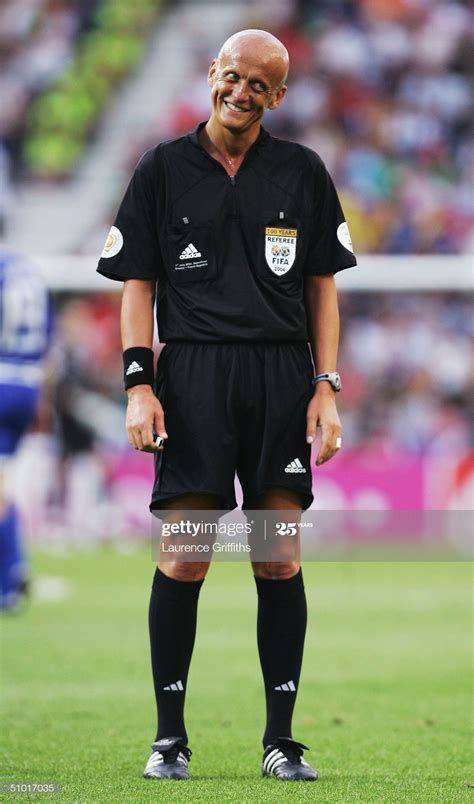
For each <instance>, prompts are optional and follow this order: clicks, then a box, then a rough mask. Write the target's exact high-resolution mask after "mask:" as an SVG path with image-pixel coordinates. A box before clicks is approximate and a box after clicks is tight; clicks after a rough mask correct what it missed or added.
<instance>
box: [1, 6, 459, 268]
mask: <svg viewBox="0 0 474 804" xmlns="http://www.w3.org/2000/svg"><path fill="white" fill-rule="evenodd" d="M108 2H109V0H6V2H5V3H4V4H3V6H2V8H1V9H0V63H1V66H2V78H1V79H0V92H1V95H2V99H3V103H2V107H1V111H0V174H2V178H3V180H4V181H3V182H2V185H3V187H4V190H3V198H1V199H0V217H2V216H1V209H2V207H5V204H6V203H7V200H8V199H7V194H8V187H9V181H8V178H9V177H11V178H13V180H15V178H16V177H17V176H18V174H19V173H22V174H23V175H24V173H25V170H27V164H28V160H27V159H26V158H25V129H26V128H27V126H28V119H29V118H28V113H29V110H30V109H31V104H32V102H33V101H34V100H35V99H37V98H38V96H41V94H42V93H44V92H47V91H49V90H50V89H51V87H53V88H54V86H55V82H57V81H58V80H59V79H60V78H61V76H63V77H64V74H65V73H66V71H67V70H68V69H69V67H70V65H71V62H72V60H73V56H74V52H75V50H77V47H78V43H79V42H81V40H82V41H83V37H84V34H86V35H87V33H88V32H90V30H91V28H93V27H94V25H96V24H98V23H97V20H99V21H100V20H101V15H100V11H101V8H102V6H104V8H105V7H106V4H107V3H108ZM150 3H151V4H152V5H153V4H155V7H158V6H159V3H155V0H147V5H148V6H150ZM109 5H110V3H109ZM119 5H120V6H121V7H122V6H123V4H122V3H120V4H119ZM142 5H143V3H142ZM107 8H108V6H107ZM110 8H111V9H112V8H115V6H113V4H112V5H110ZM117 8H118V6H117ZM127 8H128V7H126V6H123V9H122V11H121V14H122V16H123V14H124V13H125V12H126V13H127V14H132V13H136V15H137V17H138V18H139V17H140V14H141V13H143V11H144V9H142V8H141V6H140V8H138V6H137V10H136V12H132V11H130V8H128V11H126V9H127ZM206 14H207V16H208V19H209V25H210V26H212V4H210V5H209V4H208V5H206ZM108 16H109V17H110V13H109V12H108ZM473 18H474V11H473V9H472V5H471V3H470V2H469V0H390V2H387V1H386V0H318V1H317V2H316V0H262V2H261V3H259V4H254V3H248V4H247V3H245V2H243V3H242V18H241V22H240V27H242V28H244V27H263V28H269V29H271V30H272V31H273V32H274V33H275V34H276V35H277V36H279V37H280V38H281V39H282V41H283V42H284V43H285V44H286V45H287V47H288V50H289V52H290V59H291V72H290V78H289V87H290V91H289V92H288V94H287V97H286V98H285V102H284V103H283V105H282V106H281V107H280V109H279V110H278V113H277V114H275V115H271V114H270V115H267V127H268V128H269V129H270V130H271V131H272V133H274V134H275V135H277V136H282V137H286V138H290V139H296V140H298V141H300V142H303V143H305V144H307V145H309V146H310V147H312V148H314V149H315V150H316V151H317V152H319V153H320V154H321V156H322V157H323V159H324V160H325V161H326V163H327V165H328V167H329V170H330V172H331V173H332V174H333V176H334V178H335V181H336V184H337V186H338V188H339V190H340V193H341V197H342V201H343V206H344V208H345V210H346V214H347V217H348V219H349V222H350V228H351V231H352V238H353V241H354V244H355V248H356V251H357V252H358V253H364V252H367V253H369V252H373V253H397V254H404V253H406V254H408V253H432V252H436V253H463V252H470V251H472V248H473V246H474V228H473V224H472V221H473V194H472V192H471V187H472V181H473V178H474V175H473V173H474V170H473V166H474V158H473V157H474V145H473V142H472V139H471V138H470V125H469V122H470V104H471V94H470V78H471V77H472V72H473V63H474V56H473V54H474V49H473V47H472V45H473V41H472V30H473V26H472V23H473ZM122 21H123V20H122ZM106 22H107V15H106V19H105V21H104V20H103V21H102V23H103V25H104V26H105V28H104V36H106V35H107V25H106ZM127 24H128V25H129V24H130V23H127ZM188 33H189V32H188ZM110 35H111V32H110V31H109V38H110ZM183 37H186V32H184V31H183ZM183 41H184V40H183ZM186 41H187V40H186ZM98 44H99V43H98ZM109 44H110V42H109ZM188 44H189V45H190V46H191V47H192V51H193V52H194V54H195V60H196V66H195V69H194V70H193V74H192V76H190V78H189V82H188V83H187V85H186V91H185V92H184V91H183V93H181V94H180V95H179V97H177V99H176V100H175V102H174V103H173V104H172V106H171V107H170V108H168V109H162V108H160V109H157V111H156V119H155V124H154V125H152V126H151V127H150V128H149V129H148V130H147V131H146V133H143V132H140V131H139V132H137V140H136V141H135V142H134V143H131V145H130V151H129V163H128V165H126V170H125V172H130V171H131V170H132V168H133V166H134V165H135V163H136V161H137V160H138V158H139V156H140V155H141V153H142V152H143V151H144V150H146V149H147V148H148V147H151V146H152V145H153V144H155V143H156V142H157V141H159V140H163V139H167V138H170V137H173V136H177V135H179V134H180V133H182V132H183V131H187V130H189V129H190V128H191V127H193V126H194V125H196V124H197V123H198V122H200V121H201V120H204V119H206V117H207V115H208V110H209V91H208V86H207V83H206V80H205V76H206V72H207V67H208V64H209V61H210V59H211V57H212V56H214V55H215V53H210V52H208V50H207V48H206V46H204V45H203V44H201V43H200V42H199V41H197V42H196V41H192V42H189V43H187V44H186V46H187V47H188ZM120 47H121V48H122V55H123V58H124V59H126V51H125V49H124V43H123V42H122V43H121V45H120ZM109 55H110V54H109ZM110 58H111V56H110ZM114 58H115V56H114ZM79 67H80V63H79ZM132 67H133V64H132V63H131V65H130V69H131V68H132ZM78 69H79V68H78ZM83 69H85V67H84V68H83ZM76 72H77V71H76ZM95 72H96V73H97V71H95ZM99 72H102V70H101V71H99ZM76 79H77V80H76ZM79 79H80V76H76V78H74V82H73V84H74V88H75V89H74V91H76V90H77V86H76V85H77V81H78V80H79ZM99 89H100V88H99ZM96 90H97V87H95V85H94V86H93V88H91V89H90V93H91V95H93V94H94V92H95V91H96ZM69 91H70V88H67V92H69ZM67 92H66V94H67ZM99 95H100V93H99ZM71 97H73V96H71ZM74 97H75V96H74ZM54 100H55V96H54V94H53V97H52V99H51V104H52V106H53V107H54ZM66 101H67V98H66V100H65V99H64V97H63V96H61V103H60V104H59V108H56V107H54V108H53V111H54V114H56V115H59V118H60V117H61V114H64V115H69V116H71V113H72V111H73V113H74V114H73V117H74V120H73V123H74V125H73V130H74V131H78V130H81V121H80V119H77V117H78V116H79V117H80V115H81V113H83V114H84V115H90V114H92V112H91V109H90V108H89V106H90V104H88V103H87V98H86V97H85V96H84V93H82V94H81V96H80V98H76V100H75V101H74V104H73V106H74V109H73V110H71V108H70V105H68V103H67V102H66ZM51 104H46V112H45V114H46V117H48V116H50V115H51V109H50V106H51ZM61 109H62V111H61ZM81 109H82V110H83V112H81ZM48 110H49V111H48ZM43 117H44V115H43ZM59 118H58V121H57V123H58V126H59V124H60V122H61V121H60V119H59ZM43 122H44V121H43ZM66 122H67V121H64V128H65V130H66V132H67V131H69V130H70V125H69V123H71V121H69V123H68V125H66ZM84 122H85V121H84ZM30 124H31V120H30ZM84 129H85V131H86V130H87V126H86V125H85V126H84ZM53 134H54V132H51V131H49V130H48V131H46V134H45V136H44V137H40V138H39V140H38V136H39V135H37V136H33V139H32V141H31V142H30V143H29V145H30V153H29V155H30V157H31V159H32V160H33V162H34V161H35V160H36V161H37V162H38V169H40V175H41V178H42V179H44V178H47V177H48V165H50V166H51V178H55V177H56V176H57V175H62V173H63V172H64V170H65V169H66V168H67V167H69V163H70V162H71V160H72V162H74V159H75V158H76V150H77V158H80V153H81V147H82V146H81V145H80V143H78V142H76V141H72V140H71V142H70V145H69V146H68V145H67V143H66V144H64V143H62V145H61V147H60V144H59V142H53V141H52V140H51V136H53ZM46 135H47V136H46ZM68 136H69V134H68ZM70 136H71V137H72V133H70ZM27 144H28V143H27ZM33 146H35V147H33ZM47 147H50V148H51V154H50V157H51V158H50V160H49V157H48V158H46V157H47V154H46V151H47ZM40 157H41V158H40ZM38 160H39V161H38ZM53 167H56V168H59V167H60V168H61V170H59V174H57V173H56V172H55V171H54V170H53ZM117 200H118V199H117ZM112 215H113V209H112V208H111V210H110V216H112ZM106 229H107V226H106V222H104V230H105V231H106Z"/></svg>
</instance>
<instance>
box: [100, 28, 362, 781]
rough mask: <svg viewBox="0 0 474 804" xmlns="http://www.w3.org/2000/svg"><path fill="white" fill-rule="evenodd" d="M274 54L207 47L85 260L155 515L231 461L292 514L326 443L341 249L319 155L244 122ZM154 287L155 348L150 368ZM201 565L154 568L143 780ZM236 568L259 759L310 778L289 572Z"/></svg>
mask: <svg viewBox="0 0 474 804" xmlns="http://www.w3.org/2000/svg"><path fill="white" fill-rule="evenodd" d="M288 66H289V61H288V53H287V51H286V49H285V47H284V46H283V45H282V43H281V42H279V40H278V39H276V38H275V37H274V36H272V35H271V34H269V33H266V32H265V31H260V30H248V31H240V32H239V33H236V34H234V35H233V36H231V37H230V38H229V39H228V40H227V41H226V42H225V43H224V45H223V46H222V49H221V51H220V53H219V55H218V57H217V58H215V59H213V61H212V63H211V66H210V68H209V74H208V83H209V86H210V90H211V106H212V110H211V115H210V118H209V120H208V121H207V122H204V123H201V124H200V125H199V126H198V127H197V128H196V130H195V131H193V132H191V133H190V134H188V135H186V136H183V137H180V138H178V139H175V140H172V141H170V142H165V143H161V144H159V145H158V146H156V147H155V148H152V149H151V150H150V151H148V152H147V153H146V154H145V155H144V156H143V157H142V159H141V160H140V162H139V164H138V165H137V168H136V170H135V172H134V175H133V177H132V179H131V182H130V184H129V186H128V189H127V191H126V193H125V197H124V199H123V201H122V204H121V206H120V209H119V211H118V214H117V217H116V220H115V223H114V225H113V226H112V228H111V230H110V233H109V236H108V238H107V242H106V244H105V247H104V251H103V253H102V257H101V259H100V262H99V266H98V271H99V272H100V273H102V274H103V275H104V276H107V277H109V278H111V279H118V280H122V281H123V282H124V289H123V301H122V314H121V327H122V340H123V348H124V377H125V387H126V389H127V393H128V409H127V431H128V436H129V440H130V443H131V445H132V446H133V447H134V448H135V449H138V450H142V451H145V452H154V453H155V483H154V487H153V493H152V500H151V506H150V507H151V509H152V510H160V511H161V515H162V516H167V517H170V518H172V517H173V516H174V517H176V516H177V515H178V514H177V512H178V511H183V510H201V509H202V510H209V509H212V510H223V509H226V510H231V509H232V508H235V506H236V500H235V496H234V477H235V473H236V472H237V474H238V477H239V480H240V483H241V485H242V489H243V496H244V500H243V507H244V508H245V509H262V510H277V511H279V510H281V511H290V512H291V519H292V520H297V519H298V517H299V515H300V512H301V511H302V510H304V509H306V508H307V507H308V506H310V505H311V502H312V500H313V496H312V492H311V463H310V453H311V444H312V443H313V441H314V440H315V435H316V427H317V425H320V427H321V434H322V436H321V445H320V448H319V452H318V455H317V458H316V464H317V465H320V464H322V463H324V462H325V461H327V460H329V459H330V458H331V457H332V456H333V455H334V454H335V452H336V450H337V449H338V448H339V447H340V445H341V440H340V435H341V426H340V422H339V418H338V414H337V410H336V404H335V395H336V392H337V391H338V390H339V388H340V379H339V375H338V374H337V372H336V356H337V346H338V335H339V316H338V306H337V295H336V287H335V282H334V276H333V275H334V274H335V273H336V272H337V271H340V270H342V269H344V268H349V267H351V266H354V265H356V260H355V258H354V256H353V253H352V245H351V241H350V236H349V231H348V228H347V224H346V223H345V220H344V215H343V212H342V210H341V206H340V204H339V201H338V198H337V194H336V191H335V189H334V185H333V183H332V180H331V178H330V176H329V175H328V173H327V171H326V168H325V166H324V164H323V162H322V161H321V159H320V158H319V157H318V156H317V155H316V154H315V153H314V152H313V151H311V150H310V149H308V148H306V147H303V146H301V145H298V144H295V143H292V142H286V141H284V140H280V139H276V138H274V137H272V136H270V135H269V134H268V133H267V132H266V131H265V130H264V129H263V128H262V126H261V122H262V118H263V116H264V113H265V112H266V111H267V110H269V111H274V110H276V109H277V107H278V106H279V105H280V103H281V102H282V101H283V99H284V96H285V93H286V85H285V81H286V77H287V74H288ZM155 298H156V310H157V322H158V327H159V333H160V340H161V341H163V342H165V344H166V345H165V347H164V349H163V351H162V352H161V354H160V358H159V361H158V367H157V373H156V378H155V376H154V357H153V351H152V342H153V306H154V302H155ZM308 341H309V343H310V346H311V352H310V350H309V348H308ZM311 354H312V358H311ZM156 435H158V436H159V438H160V439H162V441H163V445H162V446H159V444H160V440H159V439H158V440H157V441H156V442H155V439H156ZM208 568H209V563H208V562H192V561H191V562H189V561H180V560H178V559H177V560H176V561H166V562H160V564H159V565H158V567H157V569H156V572H155V576H154V579H153V587H152V592H151V600H150V609H149V626H150V642H151V657H152V668H153V680H154V687H155V694H156V702H157V710H158V731H157V735H156V739H155V742H154V743H153V745H152V753H151V756H150V758H149V760H148V763H147V765H146V768H145V773H144V775H145V776H146V777H147V778H154V779H163V778H172V779H186V778H188V775H189V773H188V762H189V758H190V755H191V751H190V749H189V747H188V735H187V732H186V727H185V722H184V700H185V694H186V681H187V676H188V670H189V665H190V661H191V655H192V651H193V645H194V638H195V631H196V617H197V605H198V597H199V592H200V589H201V586H202V583H203V581H204V577H205V575H206V572H207V570H208ZM252 568H253V572H254V576H255V582H256V586H257V594H258V621H257V638H258V648H259V655H260V662H261V667H262V673H263V678H264V683H265V695H266V711H267V719H266V726H265V732H264V735H263V750H264V753H263V762H262V773H263V774H264V775H267V776H274V777H276V778H278V779H280V780H283V781H287V780H297V779H301V780H307V781H313V780H315V779H316V778H317V773H316V771H315V770H314V769H313V768H312V767H311V766H310V765H309V764H308V763H307V762H306V761H305V760H304V759H303V750H304V749H305V748H307V746H305V745H303V744H302V743H299V742H297V741H296V740H294V739H293V737H292V730H291V721H292V714H293V709H294V705H295V699H296V694H297V690H298V682H299V677H300V671H301V663H302V657H303V645H304V637H305V630H306V598H305V592H304V585H303V577H302V572H301V568H300V566H299V563H298V562H296V561H279V562H267V563H265V562H252Z"/></svg>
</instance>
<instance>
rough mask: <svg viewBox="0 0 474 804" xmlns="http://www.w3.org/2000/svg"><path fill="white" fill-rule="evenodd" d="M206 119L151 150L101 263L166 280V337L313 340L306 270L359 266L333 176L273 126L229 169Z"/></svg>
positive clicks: (112, 273) (114, 275)
mask: <svg viewBox="0 0 474 804" xmlns="http://www.w3.org/2000/svg"><path fill="white" fill-rule="evenodd" d="M203 125H205V123H201V125H200V126H199V127H198V128H197V129H196V130H195V131H194V132H192V133H191V134H189V135H187V136H184V137H180V138H179V139H175V140H172V141H170V142H165V143H162V144H160V145H158V146H156V147H155V148H152V149H151V150H150V151H148V152H147V153H146V154H145V155H144V156H143V157H142V159H141V160H140V162H139V163H138V166H137V168H136V170H135V173H134V175H133V177H132V180H131V182H130V184H129V186H128V188H127V191H126V193H125V196H124V199H123V201H122V203H121V205H120V209H119V211H118V213H117V217H116V219H115V223H114V226H113V227H112V229H111V230H110V234H109V236H108V238H107V242H106V245H105V247H104V251H103V253H102V257H101V259H100V261H99V265H98V268H97V270H98V271H99V273H101V274H103V275H104V276H107V277H109V278H111V279H119V280H125V279H148V280H149V279H154V280H156V281H157V320H158V328H159V334H160V340H161V341H164V342H171V341H183V340H184V341H194V342H199V341H211V342H215V343H219V342H232V341H279V342H285V341H307V340H308V335H307V328H306V316H305V310H304V304H303V279H304V276H308V275H318V274H334V273H336V272H337V271H340V270H342V269H343V268H350V267H351V266H353V265H356V260H355V257H354V255H353V253H352V245H351V241H350V235H349V231H348V228H347V224H346V223H345V220H344V215H343V212H342V209H341V205H340V203H339V199H338V197H337V194H336V190H335V188H334V184H333V182H332V180H331V177H330V176H329V174H328V172H327V170H326V168H325V166H324V164H323V162H322V161H321V159H320V158H319V156H317V154H315V153H314V152H313V151H311V150H310V149H309V148H306V147H304V146H302V145H298V144H296V143H293V142H287V141H285V140H280V139H276V138H275V137H272V136H270V135H269V134H268V133H267V132H266V131H265V130H264V129H262V130H261V132H260V136H259V138H258V140H257V141H256V142H255V143H254V145H253V146H252V148H251V149H250V150H249V151H248V153H247V154H246V156H245V159H244V161H243V163H242V165H241V167H240V169H239V171H238V172H237V174H236V176H235V177H229V176H228V174H227V173H226V171H225V170H224V168H223V167H222V165H220V164H219V162H217V161H216V160H215V159H213V158H212V157H210V156H209V154H207V153H206V151H205V150H204V149H203V148H201V146H200V145H199V143H198V139H197V133H198V130H199V128H201V127H202V126H203Z"/></svg>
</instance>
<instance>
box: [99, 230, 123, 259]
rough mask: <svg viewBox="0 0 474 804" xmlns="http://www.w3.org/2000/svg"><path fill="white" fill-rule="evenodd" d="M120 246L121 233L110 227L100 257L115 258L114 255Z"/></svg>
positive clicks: (121, 241) (121, 244)
mask: <svg viewBox="0 0 474 804" xmlns="http://www.w3.org/2000/svg"><path fill="white" fill-rule="evenodd" d="M122 246H123V236H122V232H121V231H120V229H117V227H116V226H112V227H111V229H110V232H109V234H108V235H107V240H106V241H105V246H104V250H103V251H102V254H101V255H100V256H101V257H106V258H107V257H115V255H116V254H118V253H119V251H120V249H121V248H122Z"/></svg>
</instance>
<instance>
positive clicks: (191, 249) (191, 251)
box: [179, 243, 201, 260]
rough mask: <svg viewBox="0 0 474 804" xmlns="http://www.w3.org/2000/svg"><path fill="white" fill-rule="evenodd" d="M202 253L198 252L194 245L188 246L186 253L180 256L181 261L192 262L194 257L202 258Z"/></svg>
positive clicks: (183, 252)
mask: <svg viewBox="0 0 474 804" xmlns="http://www.w3.org/2000/svg"><path fill="white" fill-rule="evenodd" d="M200 256H201V252H200V251H198V250H197V248H196V246H193V244H192V243H190V244H189V246H186V248H185V249H184V251H182V252H181V254H180V255H179V259H180V260H192V259H194V257H200Z"/></svg>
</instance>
